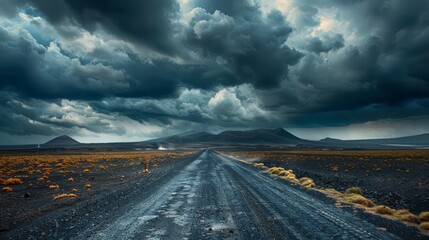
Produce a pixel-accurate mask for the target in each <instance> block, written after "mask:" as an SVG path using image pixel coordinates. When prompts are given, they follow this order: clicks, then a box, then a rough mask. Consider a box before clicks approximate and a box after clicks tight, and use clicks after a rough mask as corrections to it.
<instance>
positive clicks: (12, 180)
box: [3, 178, 22, 185]
mask: <svg viewBox="0 0 429 240" xmlns="http://www.w3.org/2000/svg"><path fill="white" fill-rule="evenodd" d="M20 184H22V180H21V179H19V178H9V179H7V180H6V181H4V182H3V185H20Z"/></svg>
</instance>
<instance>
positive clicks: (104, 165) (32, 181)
mask: <svg viewBox="0 0 429 240" xmlns="http://www.w3.org/2000/svg"><path fill="white" fill-rule="evenodd" d="M193 155H194V152H170V151H127V152H125V151H109V152H81V151H79V152H59V153H58V152H54V153H13V152H9V153H0V184H2V186H1V187H2V191H1V192H0V233H1V232H8V231H11V230H13V229H14V228H16V227H18V226H20V225H24V224H27V223H29V222H31V221H32V220H34V219H36V218H37V217H39V216H42V215H45V214H47V213H49V212H51V211H53V210H56V209H60V208H64V207H67V206H72V205H74V204H76V203H79V202H81V201H85V200H86V199H89V198H92V197H94V196H97V195H100V194H102V193H103V192H109V191H110V189H113V188H120V186H122V185H127V184H129V183H130V182H133V181H135V180H142V179H147V181H155V180H156V178H158V177H160V176H162V175H165V174H166V173H168V172H169V171H170V170H171V169H172V168H174V167H175V166H177V165H178V164H179V165H180V164H181V163H182V162H183V164H185V163H187V161H188V160H189V159H191V158H190V156H193ZM144 163H146V164H147V166H148V169H149V171H150V172H149V173H145V172H144V166H143V164H144ZM10 178H12V179H19V180H20V181H21V182H22V183H18V184H8V183H6V181H7V180H8V179H10ZM6 188H11V189H12V191H11V192H7V191H5V190H6ZM61 194H75V195H67V196H65V195H63V196H64V198H60V199H56V200H54V198H55V197H58V196H60V195H61Z"/></svg>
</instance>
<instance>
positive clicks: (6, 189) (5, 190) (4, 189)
mask: <svg viewBox="0 0 429 240" xmlns="http://www.w3.org/2000/svg"><path fill="white" fill-rule="evenodd" d="M2 191H4V192H12V191H13V189H12V188H11V187H4V188H2Z"/></svg>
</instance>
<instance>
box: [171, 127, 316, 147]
mask: <svg viewBox="0 0 429 240" xmlns="http://www.w3.org/2000/svg"><path fill="white" fill-rule="evenodd" d="M163 142H168V143H181V144H186V143H243V144H302V143H305V142H308V141H307V140H304V139H300V138H298V137H297V136H295V135H293V134H291V133H289V132H288V131H286V130H284V129H283V128H276V129H255V130H248V131H224V132H221V133H219V134H212V133H208V132H199V133H195V134H190V135H175V136H172V137H169V138H167V139H165V140H163Z"/></svg>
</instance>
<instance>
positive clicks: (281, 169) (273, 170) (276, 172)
mask: <svg viewBox="0 0 429 240" xmlns="http://www.w3.org/2000/svg"><path fill="white" fill-rule="evenodd" d="M281 171H285V169H284V168H281V167H272V168H270V169H268V172H270V173H271V174H274V175H278V174H279V173H280V172H281Z"/></svg>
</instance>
